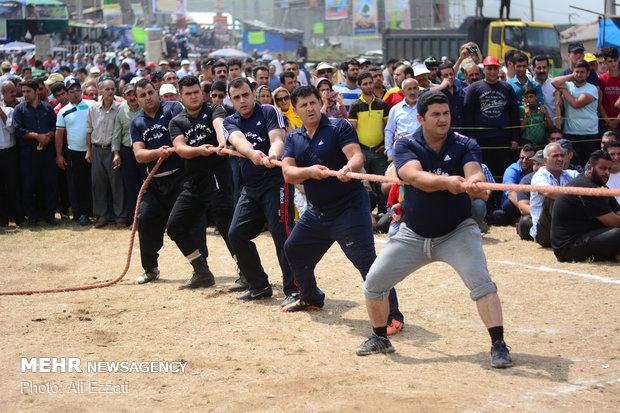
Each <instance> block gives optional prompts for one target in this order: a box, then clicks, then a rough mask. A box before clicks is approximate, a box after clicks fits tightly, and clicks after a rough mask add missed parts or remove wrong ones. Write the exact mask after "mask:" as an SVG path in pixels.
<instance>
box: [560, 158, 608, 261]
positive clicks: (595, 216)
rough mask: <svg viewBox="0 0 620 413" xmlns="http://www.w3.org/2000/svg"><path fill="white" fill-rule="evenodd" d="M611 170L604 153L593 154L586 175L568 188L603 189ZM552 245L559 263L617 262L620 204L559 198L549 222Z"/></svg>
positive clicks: (578, 197) (594, 198) (595, 198)
mask: <svg viewBox="0 0 620 413" xmlns="http://www.w3.org/2000/svg"><path fill="white" fill-rule="evenodd" d="M611 167H612V161H611V157H610V156H609V154H608V153H607V152H603V151H601V150H597V151H594V152H593V153H592V154H591V155H590V159H589V161H588V166H587V169H586V170H585V172H583V173H581V174H580V175H578V176H577V177H576V178H575V179H573V180H572V181H571V182H570V183H569V184H568V186H576V187H583V188H600V187H606V185H605V184H606V183H607V180H608V179H609V174H610V171H611ZM551 244H552V246H553V252H554V253H555V256H556V257H557V258H558V260H559V261H585V260H594V261H610V260H611V261H614V260H615V261H616V262H620V205H619V204H618V201H616V200H615V199H614V198H613V197H604V196H583V195H567V194H560V195H558V197H557V199H556V201H555V204H554V206H553V217H552V220H551Z"/></svg>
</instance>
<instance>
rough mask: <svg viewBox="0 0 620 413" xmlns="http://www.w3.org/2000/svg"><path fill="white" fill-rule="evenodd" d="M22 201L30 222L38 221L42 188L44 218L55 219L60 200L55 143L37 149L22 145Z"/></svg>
mask: <svg viewBox="0 0 620 413" xmlns="http://www.w3.org/2000/svg"><path fill="white" fill-rule="evenodd" d="M20 161H21V171H22V202H23V207H24V213H25V214H26V216H27V217H28V220H29V221H30V222H36V221H37V219H38V214H37V202H36V200H37V196H36V192H37V188H39V187H40V188H41V193H40V195H42V196H41V198H42V203H41V204H42V205H43V207H42V212H43V218H44V219H46V220H48V221H49V220H52V219H54V214H55V212H56V204H57V202H58V175H57V172H56V170H57V169H58V167H57V166H56V150H55V149H54V145H53V143H50V144H48V145H46V146H45V147H43V148H42V149H41V150H37V149H36V148H35V147H21V148H20Z"/></svg>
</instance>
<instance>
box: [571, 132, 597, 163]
mask: <svg viewBox="0 0 620 413" xmlns="http://www.w3.org/2000/svg"><path fill="white" fill-rule="evenodd" d="M564 137H565V138H566V139H568V140H569V141H571V143H572V144H573V149H574V150H575V153H576V154H577V159H573V160H572V161H571V163H573V164H577V165H581V166H586V164H587V163H588V159H590V154H591V153H592V152H594V151H595V150H597V149H601V139H600V138H599V135H597V134H594V135H570V134H568V133H567V134H565V135H564Z"/></svg>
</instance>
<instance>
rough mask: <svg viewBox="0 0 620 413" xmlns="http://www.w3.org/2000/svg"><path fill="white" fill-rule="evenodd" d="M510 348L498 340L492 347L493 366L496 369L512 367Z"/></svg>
mask: <svg viewBox="0 0 620 413" xmlns="http://www.w3.org/2000/svg"><path fill="white" fill-rule="evenodd" d="M509 350H510V348H509V347H508V346H506V343H505V342H503V341H502V340H497V341H496V342H495V343H493V346H492V347H491V366H493V367H495V368H496V369H504V368H506V367H510V366H512V357H510V353H509Z"/></svg>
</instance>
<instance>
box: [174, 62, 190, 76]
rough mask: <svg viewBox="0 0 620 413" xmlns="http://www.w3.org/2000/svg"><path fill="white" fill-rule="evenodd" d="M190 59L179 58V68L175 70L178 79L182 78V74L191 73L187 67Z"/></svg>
mask: <svg viewBox="0 0 620 413" xmlns="http://www.w3.org/2000/svg"><path fill="white" fill-rule="evenodd" d="M189 65H190V61H189V60H187V59H183V60H181V68H180V69H179V70H177V76H178V77H179V79H182V78H183V76H187V75H191V74H192V73H191V70H190V68H189Z"/></svg>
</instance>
